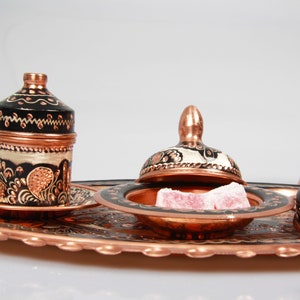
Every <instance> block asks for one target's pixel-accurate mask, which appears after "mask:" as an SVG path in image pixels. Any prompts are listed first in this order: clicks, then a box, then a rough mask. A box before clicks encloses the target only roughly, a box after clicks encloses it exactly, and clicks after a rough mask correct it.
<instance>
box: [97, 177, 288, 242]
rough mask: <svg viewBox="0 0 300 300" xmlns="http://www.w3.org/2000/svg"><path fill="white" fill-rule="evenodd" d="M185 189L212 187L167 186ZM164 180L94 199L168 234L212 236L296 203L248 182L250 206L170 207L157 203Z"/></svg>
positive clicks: (105, 192)
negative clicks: (232, 207) (201, 208)
mask: <svg viewBox="0 0 300 300" xmlns="http://www.w3.org/2000/svg"><path fill="white" fill-rule="evenodd" d="M168 187H172V188H175V189H176V190H177V189H179V190H181V191H184V192H193V193H200V194H201V193H205V192H207V191H209V190H210V189H211V187H206V186H201V185H195V184H194V185H187V184H184V185H178V184H177V185H175V186H173V185H172V186H168ZM160 188H162V185H161V184H140V183H129V184H123V185H116V186H113V187H109V188H106V189H103V190H101V191H99V192H97V193H96V194H95V200H96V201H97V202H98V203H100V204H102V205H105V206H107V207H110V208H112V209H116V210H119V211H122V212H125V213H132V214H134V215H136V216H137V217H138V218H139V219H140V220H141V221H142V222H144V223H145V224H147V225H149V226H150V227H151V228H152V229H153V230H154V231H156V232H158V233H159V234H161V235H162V236H164V237H167V238H178V239H212V238H220V237H225V236H228V235H230V234H232V232H233V231H234V230H236V229H240V228H242V227H244V226H246V225H248V224H249V223H250V222H251V221H252V220H253V219H254V218H262V217H267V216H271V215H275V214H278V213H282V212H285V211H287V210H289V209H291V208H292V207H293V206H294V201H293V199H291V198H290V197H286V196H284V195H282V194H279V193H276V192H273V191H271V190H267V189H262V188H259V187H255V186H246V187H245V190H246V192H247V197H248V200H249V202H250V204H251V207H247V208H244V209H242V208H240V209H226V210H223V209H218V210H198V211H197V210H192V209H185V210H183V209H180V210H179V209H170V208H164V207H158V206H156V205H155V202H156V194H157V191H158V190H159V189H160Z"/></svg>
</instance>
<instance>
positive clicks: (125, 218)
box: [0, 180, 300, 258]
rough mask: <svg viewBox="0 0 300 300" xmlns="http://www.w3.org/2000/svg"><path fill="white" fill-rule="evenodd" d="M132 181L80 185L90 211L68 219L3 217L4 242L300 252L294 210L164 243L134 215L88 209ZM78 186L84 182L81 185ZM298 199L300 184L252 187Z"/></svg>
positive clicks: (157, 253) (163, 252) (155, 252)
mask: <svg viewBox="0 0 300 300" xmlns="http://www.w3.org/2000/svg"><path fill="white" fill-rule="evenodd" d="M130 182H132V181H131V180H110V181H105V180H104V181H85V182H77V183H76V184H75V185H74V188H77V189H78V191H79V192H80V190H81V189H85V188H86V189H88V190H90V191H91V193H90V194H89V193H88V196H87V199H86V201H87V202H88V203H89V205H87V206H86V207H83V208H82V207H80V208H79V209H74V210H71V211H69V212H68V213H67V214H65V215H62V216H61V215H59V214H58V215H56V216H53V215H50V216H49V215H47V214H42V215H41V216H40V217H39V218H36V216H35V219H19V218H14V217H12V216H7V215H2V216H1V217H0V240H2V241H4V240H7V239H14V240H19V241H22V242H24V243H25V244H27V245H30V246H36V247H41V246H45V245H51V246H56V247H58V248H60V249H62V250H67V251H80V250H83V249H86V250H94V251H96V252H98V253H101V254H106V255H113V254H119V253H121V252H138V253H143V254H144V255H147V256H152V257H162V256H167V255H170V254H183V255H186V256H188V257H194V258H204V257H210V256H213V255H236V256H238V257H242V258H246V257H252V256H255V255H260V254H275V255H277V256H280V257H292V256H297V255H299V254H300V233H299V232H298V231H297V230H296V229H295V227H294V225H293V218H294V214H295V212H294V210H290V211H288V212H285V213H282V214H280V215H276V216H272V217H266V218H260V219H255V220H254V221H253V222H252V223H250V224H249V225H248V226H246V227H245V228H244V229H242V230H237V231H236V232H235V233H234V234H233V235H231V236H230V237H227V238H222V239H213V240H188V241H185V240H166V239H162V238H161V237H160V236H159V235H157V234H155V233H153V232H152V231H151V229H149V228H147V227H146V226H145V225H144V224H142V223H140V222H139V221H138V220H137V219H136V217H135V216H133V215H131V214H125V213H122V212H118V211H115V210H112V209H108V208H106V207H103V206H93V205H92V206H90V203H91V202H92V200H91V196H92V194H93V190H94V191H96V190H99V189H102V188H104V187H107V186H113V185H116V184H124V183H130ZM77 184H80V185H78V186H77ZM251 184H252V185H255V186H259V187H262V188H266V189H272V190H274V191H277V192H280V193H283V194H285V195H287V196H290V197H294V196H295V194H296V192H297V190H298V189H299V188H300V186H299V185H287V184H268V183H251Z"/></svg>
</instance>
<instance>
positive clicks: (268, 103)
mask: <svg viewBox="0 0 300 300" xmlns="http://www.w3.org/2000/svg"><path fill="white" fill-rule="evenodd" d="M299 53H300V1H298V0H294V1H293V0H282V1H279V0H274V1H267V0H252V1H237V0H236V1H234V0H222V1H221V0H210V1H208V0H207V1H203V0H197V1H196V0H195V1H192V0H185V1H180V0H173V1H172V0H160V1H158V0H151V1H142V0H73V1H71V0H69V1H67V0H59V1H58V0H51V1H46V0H44V1H42V0H24V1H22V0H20V1H18V0H0V98H1V99H4V98H5V97H7V96H9V95H11V94H12V93H14V92H15V91H17V90H19V89H20V88H21V86H22V84H23V83H22V77H23V73H25V72H41V73H45V74H47V75H48V88H49V90H50V91H51V92H53V93H54V94H55V95H56V96H57V97H58V98H60V99H61V100H63V101H64V102H65V103H66V104H68V105H69V106H71V107H72V108H73V109H74V110H75V112H76V132H77V134H78V138H77V142H76V145H75V148H74V160H73V180H91V179H125V178H126V179H127V178H136V177H138V175H139V170H140V168H141V166H142V164H143V163H144V161H145V160H146V159H147V158H148V157H149V156H150V155H152V154H153V153H154V152H156V151H159V150H161V149H163V148H165V147H168V146H173V145H175V144H176V143H177V142H178V133H177V127H178V121H179V117H180V115H181V112H182V111H183V109H184V108H185V107H186V106H188V105H190V104H193V105H196V106H197V107H198V108H199V110H200V111H201V113H202V115H203V118H204V122H205V128H204V130H205V131H204V135H203V142H204V143H205V144H207V145H209V146H212V147H215V148H218V149H220V150H223V151H224V152H225V153H227V154H229V155H230V156H231V157H233V158H234V159H235V161H236V162H237V164H238V165H239V167H240V169H241V171H242V174H243V177H244V180H246V181H265V182H280V183H297V182H298V180H299V178H300V168H299V167H300V158H299V155H300V143H299V127H300V126H299V125H300V118H299V98H300V85H299V80H300V55H299ZM0 260H1V264H0V274H1V275H0V298H1V299H30V300H32V299H54V298H55V299H64V300H65V299H108V300H119V299H122V300H124V299H130V300H132V299H144V300H150V299H151V300H165V299H172V300H175V299H178V300H212V299H213V300H216V299H217V300H218V299H225V300H226V299H228V300H231V299H234V300H260V299H263V300H265V299H275V300H291V299H299V295H300V288H299V278H300V277H299V272H300V267H299V266H300V263H299V257H295V258H276V257H275V256H266V257H263V256H260V257H256V258H251V259H250V258H249V259H239V258H235V257H224V256H218V257H213V258H207V259H195V260H193V259H190V258H187V257H183V256H175V255H173V256H171V257H166V258H155V259H154V258H148V257H144V256H143V255H142V254H126V253H124V254H120V255H118V256H112V257H111V256H106V255H100V254H97V253H95V252H93V251H91V250H89V251H88V250H84V251H80V252H77V253H69V252H65V251H62V250H59V249H57V248H55V247H53V246H52V247H51V246H46V247H42V248H33V247H30V246H27V245H24V244H23V243H21V242H16V241H5V242H2V243H0Z"/></svg>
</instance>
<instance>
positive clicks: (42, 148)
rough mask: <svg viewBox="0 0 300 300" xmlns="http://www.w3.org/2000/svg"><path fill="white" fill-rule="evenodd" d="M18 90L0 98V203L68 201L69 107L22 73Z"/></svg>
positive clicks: (37, 77) (42, 78)
mask: <svg viewBox="0 0 300 300" xmlns="http://www.w3.org/2000/svg"><path fill="white" fill-rule="evenodd" d="M23 79H24V85H23V87H22V89H21V90H19V91H17V92H16V93H14V94H13V95H11V96H9V97H7V98H6V99H4V100H2V101H0V203H1V204H7V205H23V206H57V205H63V206H65V205H68V204H69V201H70V200H69V198H70V188H71V187H70V183H71V164H72V153H73V145H74V143H75V139H76V133H75V132H74V111H73V109H71V108H70V107H68V106H67V105H65V104H64V103H63V102H62V101H60V100H59V99H58V98H56V97H55V96H54V95H53V94H52V93H51V92H50V91H49V90H48V89H47V87H46V83H47V76H46V75H45V74H37V73H25V74H24V77H23Z"/></svg>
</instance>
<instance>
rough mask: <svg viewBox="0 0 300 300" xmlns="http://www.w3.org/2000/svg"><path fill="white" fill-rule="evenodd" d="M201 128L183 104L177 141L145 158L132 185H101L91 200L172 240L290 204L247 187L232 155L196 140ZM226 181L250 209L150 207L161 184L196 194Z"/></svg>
mask: <svg viewBox="0 0 300 300" xmlns="http://www.w3.org/2000/svg"><path fill="white" fill-rule="evenodd" d="M202 132H203V120H202V116H201V114H200V112H199V110H198V109H197V108H196V107H195V106H193V105H191V106H188V107H186V108H185V109H184V111H183V113H182V115H181V118H180V121H179V136H180V141H179V143H178V144H177V145H176V146H174V147H170V148H167V149H164V150H162V151H159V152H157V153H155V154H154V155H152V156H151V157H150V158H148V159H147V160H146V162H145V163H144V165H143V166H142V168H141V170H140V176H139V178H137V179H136V180H135V182H134V183H129V184H123V185H117V186H113V187H111V188H106V189H102V190H101V191H99V192H97V193H96V194H95V200H96V201H97V202H98V203H99V204H102V205H104V206H108V207H110V208H112V209H116V210H119V211H123V212H125V213H132V214H134V215H136V217H137V218H138V219H139V220H140V221H141V222H142V223H144V224H146V225H147V226H149V227H151V228H152V230H153V231H155V232H157V233H159V234H160V235H161V236H162V237H164V238H175V239H213V238H221V237H225V236H228V235H230V234H232V233H233V232H234V231H235V230H236V229H241V228H243V227H244V226H246V225H247V224H249V223H250V222H251V221H252V220H253V219H254V218H258V217H266V216H270V215H274V214H277V213H280V212H283V211H286V210H289V209H290V208H291V207H292V206H293V203H292V201H291V200H290V199H289V198H287V197H285V196H283V195H280V194H277V193H273V192H271V191H265V190H263V189H261V188H258V187H254V186H249V185H247V183H246V182H245V181H244V180H243V179H242V176H241V172H240V170H239V168H238V166H237V164H236V163H235V162H234V161H233V159H232V158H230V157H229V156H228V155H226V154H224V153H223V152H222V151H220V150H217V149H215V148H212V147H208V146H206V145H205V144H204V143H203V142H202V140H201V138H202ZM231 182H236V183H237V184H241V185H243V186H244V188H245V192H246V194H247V198H248V200H249V204H250V207H246V208H240V209H216V210H193V209H188V208H186V209H176V208H172V207H159V206H157V205H156V197H157V193H158V191H159V190H160V189H161V188H171V189H175V190H179V191H182V192H189V193H198V194H202V193H206V192H208V191H210V190H212V189H214V188H216V187H218V186H222V185H227V184H230V183H231Z"/></svg>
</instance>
